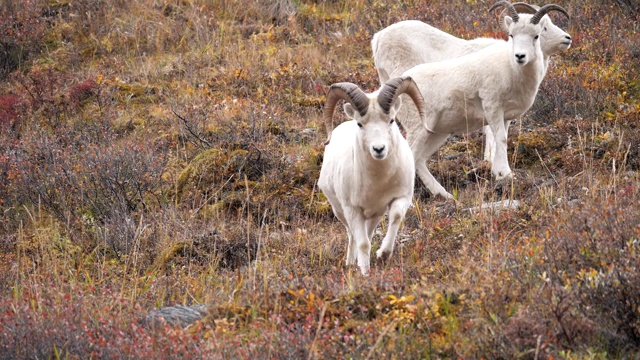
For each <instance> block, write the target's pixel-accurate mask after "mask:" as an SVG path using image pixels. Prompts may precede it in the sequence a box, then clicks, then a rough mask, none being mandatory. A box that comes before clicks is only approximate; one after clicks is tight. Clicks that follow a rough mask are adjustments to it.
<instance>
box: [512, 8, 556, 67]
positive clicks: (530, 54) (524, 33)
mask: <svg viewBox="0 0 640 360" xmlns="http://www.w3.org/2000/svg"><path fill="white" fill-rule="evenodd" d="M504 21H505V25H506V26H507V28H508V29H509V41H510V42H511V43H512V46H513V60H514V61H515V63H516V64H518V65H521V66H525V65H527V64H529V63H532V62H534V61H536V60H537V59H538V57H540V56H541V55H542V50H541V48H540V34H541V33H542V29H543V28H544V27H545V26H546V25H548V21H549V18H548V17H547V18H546V19H545V18H543V19H541V20H540V22H539V23H538V24H532V23H531V22H529V21H522V20H520V21H514V20H513V19H512V18H511V17H509V16H506V17H505V19H504Z"/></svg>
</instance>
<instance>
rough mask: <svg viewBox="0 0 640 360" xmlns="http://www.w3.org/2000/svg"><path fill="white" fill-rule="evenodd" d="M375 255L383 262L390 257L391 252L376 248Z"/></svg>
mask: <svg viewBox="0 0 640 360" xmlns="http://www.w3.org/2000/svg"><path fill="white" fill-rule="evenodd" d="M376 256H377V257H378V259H380V260H382V261H383V262H386V261H387V260H388V259H389V258H390V257H391V252H390V251H383V250H382V249H378V251H376Z"/></svg>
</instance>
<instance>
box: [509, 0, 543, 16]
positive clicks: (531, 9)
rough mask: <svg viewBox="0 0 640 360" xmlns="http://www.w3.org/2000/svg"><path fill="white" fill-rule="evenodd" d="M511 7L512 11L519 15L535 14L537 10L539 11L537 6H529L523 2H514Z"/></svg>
mask: <svg viewBox="0 0 640 360" xmlns="http://www.w3.org/2000/svg"><path fill="white" fill-rule="evenodd" d="M511 5H513V7H514V9H516V10H517V11H518V12H519V13H521V14H535V13H536V12H537V11H538V9H540V7H539V6H536V5H530V4H527V3H525V2H516V3H513V4H511Z"/></svg>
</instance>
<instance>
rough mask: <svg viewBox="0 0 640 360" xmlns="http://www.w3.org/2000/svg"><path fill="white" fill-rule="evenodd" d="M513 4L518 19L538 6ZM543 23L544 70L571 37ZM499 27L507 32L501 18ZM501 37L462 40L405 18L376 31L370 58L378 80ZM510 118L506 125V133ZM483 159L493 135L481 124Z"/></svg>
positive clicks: (491, 152)
mask: <svg viewBox="0 0 640 360" xmlns="http://www.w3.org/2000/svg"><path fill="white" fill-rule="evenodd" d="M512 5H513V7H514V8H515V9H516V10H517V11H519V12H521V13H523V12H524V13H526V14H519V16H520V18H521V21H526V20H528V19H530V18H531V17H532V16H533V15H530V14H535V13H536V12H537V11H538V10H539V9H540V8H539V7H537V6H533V5H528V4H525V3H514V4H512ZM543 18H545V19H546V20H545V21H546V25H545V26H544V28H543V31H542V33H541V34H540V47H541V49H542V54H543V58H544V72H545V74H546V71H547V69H548V64H549V60H550V57H551V56H552V55H555V54H558V53H560V52H563V51H566V50H568V49H569V47H570V46H571V36H570V35H569V34H567V33H566V32H564V31H563V30H562V29H560V28H559V27H557V26H556V25H555V24H553V23H552V21H551V19H550V18H549V16H548V15H544V16H543ZM501 24H502V27H503V28H504V29H505V30H506V31H508V29H507V28H506V26H505V23H504V21H502V22H501ZM502 42H503V41H502V40H500V39H493V38H477V39H473V40H464V39H460V38H458V37H455V36H453V35H450V34H448V33H446V32H444V31H441V30H439V29H437V28H434V27H433V26H430V25H428V24H426V23H424V22H421V21H416V20H407V21H401V22H398V23H395V24H393V25H390V26H388V27H386V28H384V29H383V30H381V31H379V32H377V33H376V34H375V35H374V36H373V39H372V41H371V47H372V50H373V58H374V63H375V66H376V69H377V70H378V75H379V77H380V81H381V83H383V84H384V82H385V81H387V80H388V79H389V78H390V77H395V76H399V75H401V74H402V73H404V72H405V71H406V70H408V69H410V68H412V67H414V66H416V65H419V64H423V63H430V62H437V61H443V60H446V59H451V58H455V57H459V56H462V55H467V54H470V53H473V52H476V51H478V50H481V49H483V48H486V47H488V46H491V45H495V44H497V43H502ZM510 120H512V119H508V122H507V123H506V124H505V127H506V131H507V132H508V128H509V124H510V122H511V121H510ZM483 130H484V132H485V134H486V138H485V152H484V159H485V160H488V161H491V162H493V161H492V160H493V157H494V154H495V138H494V136H493V132H492V131H491V127H490V126H488V125H486V126H484V129H483Z"/></svg>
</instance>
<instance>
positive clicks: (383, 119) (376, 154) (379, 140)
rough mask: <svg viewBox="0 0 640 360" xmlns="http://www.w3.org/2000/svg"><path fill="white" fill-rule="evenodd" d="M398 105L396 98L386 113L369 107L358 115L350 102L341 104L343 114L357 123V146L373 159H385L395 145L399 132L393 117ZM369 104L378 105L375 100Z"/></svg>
mask: <svg viewBox="0 0 640 360" xmlns="http://www.w3.org/2000/svg"><path fill="white" fill-rule="evenodd" d="M400 105H401V100H400V98H398V99H396V101H395V102H394V104H393V105H392V106H391V108H390V110H389V113H388V114H385V113H384V111H382V110H379V109H369V111H367V113H366V114H365V115H364V116H362V115H360V113H359V112H358V111H357V110H356V109H355V108H354V107H353V106H352V105H351V104H350V103H345V104H344V106H343V108H344V112H345V114H347V116H348V117H349V118H351V119H353V120H355V121H356V123H357V124H358V131H357V133H356V138H357V143H358V146H360V147H361V148H362V151H363V153H369V154H370V155H371V158H372V159H374V160H380V161H381V160H385V159H386V158H387V157H388V156H389V151H392V149H394V148H395V147H396V135H397V134H399V129H398V125H396V123H395V120H394V118H395V116H396V114H397V112H398V109H400ZM369 106H370V107H379V105H378V103H377V102H376V101H371V102H370V104H369Z"/></svg>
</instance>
